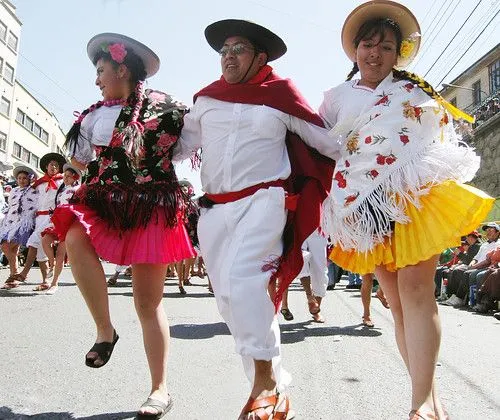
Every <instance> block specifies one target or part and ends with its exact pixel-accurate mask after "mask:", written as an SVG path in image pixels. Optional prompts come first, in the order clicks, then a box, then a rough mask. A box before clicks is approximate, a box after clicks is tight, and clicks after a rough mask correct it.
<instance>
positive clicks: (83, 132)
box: [69, 114, 96, 165]
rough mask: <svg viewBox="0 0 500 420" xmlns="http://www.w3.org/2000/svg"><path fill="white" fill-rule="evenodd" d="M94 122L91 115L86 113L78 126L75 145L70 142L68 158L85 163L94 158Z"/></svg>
mask: <svg viewBox="0 0 500 420" xmlns="http://www.w3.org/2000/svg"><path fill="white" fill-rule="evenodd" d="M94 124H95V119H94V118H92V115H91V114H89V115H87V116H86V117H85V118H84V119H83V121H82V124H81V126H80V133H79V135H78V141H77V142H76V147H75V145H74V144H70V147H69V152H70V158H75V159H76V160H77V161H78V162H80V163H83V164H85V165H86V164H87V163H89V162H91V161H93V160H94V159H95V158H96V154H95V151H94V147H93V145H92V135H93V128H94Z"/></svg>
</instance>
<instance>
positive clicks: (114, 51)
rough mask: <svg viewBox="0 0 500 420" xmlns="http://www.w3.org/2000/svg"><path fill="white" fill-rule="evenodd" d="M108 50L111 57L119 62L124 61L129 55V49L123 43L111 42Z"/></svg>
mask: <svg viewBox="0 0 500 420" xmlns="http://www.w3.org/2000/svg"><path fill="white" fill-rule="evenodd" d="M108 51H109V53H110V54H111V58H112V59H113V61H116V62H117V63H120V64H121V63H123V60H124V59H125V56H126V55H127V50H126V49H125V45H123V44H118V43H116V44H109V46H108Z"/></svg>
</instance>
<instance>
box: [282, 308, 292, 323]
mask: <svg viewBox="0 0 500 420" xmlns="http://www.w3.org/2000/svg"><path fill="white" fill-rule="evenodd" d="M280 312H281V315H283V318H285V321H292V320H293V314H292V312H290V309H288V308H284V309H282V310H281V311H280Z"/></svg>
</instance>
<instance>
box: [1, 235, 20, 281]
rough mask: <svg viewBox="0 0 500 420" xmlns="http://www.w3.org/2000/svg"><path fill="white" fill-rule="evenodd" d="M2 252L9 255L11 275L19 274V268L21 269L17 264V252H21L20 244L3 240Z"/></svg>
mask: <svg viewBox="0 0 500 420" xmlns="http://www.w3.org/2000/svg"><path fill="white" fill-rule="evenodd" d="M2 252H3V253H4V254H5V256H6V257H7V261H9V271H10V275H14V274H17V270H18V269H19V268H18V266H17V253H18V252H19V244H15V243H13V242H3V243H2Z"/></svg>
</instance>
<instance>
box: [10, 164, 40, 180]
mask: <svg viewBox="0 0 500 420" xmlns="http://www.w3.org/2000/svg"><path fill="white" fill-rule="evenodd" d="M19 172H26V173H27V174H28V175H31V176H32V178H33V180H34V179H36V178H38V177H37V175H36V172H35V171H34V169H33V168H30V167H29V166H26V165H18V166H16V167H15V168H14V169H13V170H12V175H14V178H17V176H18V175H19Z"/></svg>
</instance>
